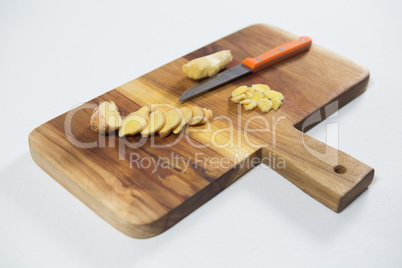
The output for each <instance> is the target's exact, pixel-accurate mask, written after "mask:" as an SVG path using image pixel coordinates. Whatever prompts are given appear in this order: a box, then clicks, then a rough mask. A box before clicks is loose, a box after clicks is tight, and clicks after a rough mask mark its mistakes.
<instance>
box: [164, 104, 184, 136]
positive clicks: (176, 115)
mask: <svg viewBox="0 0 402 268" xmlns="http://www.w3.org/2000/svg"><path fill="white" fill-rule="evenodd" d="M163 116H164V117H165V120H166V121H165V125H164V126H163V128H162V129H161V130H159V136H160V137H161V138H164V137H166V136H167V135H168V134H169V133H170V131H172V130H173V129H175V128H176V127H177V126H178V125H179V124H180V122H181V117H182V116H181V112H180V111H179V109H176V108H172V109H170V110H168V111H166V112H164V113H163Z"/></svg>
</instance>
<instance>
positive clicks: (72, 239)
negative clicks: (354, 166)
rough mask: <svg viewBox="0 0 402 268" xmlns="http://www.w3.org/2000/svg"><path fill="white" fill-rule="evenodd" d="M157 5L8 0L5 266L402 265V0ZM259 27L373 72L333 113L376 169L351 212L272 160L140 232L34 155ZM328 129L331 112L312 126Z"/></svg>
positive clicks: (0, 5)
mask: <svg viewBox="0 0 402 268" xmlns="http://www.w3.org/2000/svg"><path fill="white" fill-rule="evenodd" d="M151 2H152V1H113V3H112V1H110V2H106V1H28V0H27V1H15V0H2V1H0V90H1V95H0V96H1V98H0V100H1V103H2V109H3V110H2V111H3V112H2V116H3V117H2V119H1V121H2V124H1V126H2V131H1V132H0V137H1V140H2V143H1V150H0V156H1V161H0V213H1V217H0V267H134V266H135V267H225V266H227V267H402V254H400V253H401V250H402V228H401V226H402V213H401V208H402V193H401V192H402V180H401V178H400V169H399V168H400V162H401V160H402V155H401V147H402V146H401V145H402V142H401V134H402V126H401V123H400V122H401V119H400V116H401V115H402V105H401V103H402V94H401V80H400V76H401V70H402V68H401V67H402V63H401V62H402V53H401V48H402V39H401V35H400V33H401V32H402V19H401V18H402V17H401V16H400V11H401V10H402V4H401V3H402V2H400V1H350V0H348V1H332V3H328V2H326V1H284V0H282V1H267V0H264V1H255V2H254V1H221V2H218V1H202V2H200V3H196V2H193V1H160V2H158V3H151ZM253 23H267V24H271V25H274V26H277V27H279V28H282V29H285V30H287V31H289V32H292V33H295V34H297V35H309V36H311V37H312V38H313V40H314V42H315V43H317V44H320V45H322V46H324V47H327V48H329V49H331V50H333V51H335V52H337V53H339V54H341V55H344V56H346V57H348V58H351V59H352V60H354V61H356V62H358V63H360V64H362V65H364V66H366V67H367V68H368V69H369V70H370V71H371V80H370V84H369V86H368V89H367V91H366V93H364V94H363V95H362V96H360V97H359V98H358V99H356V100H355V101H353V102H352V103H350V104H348V105H347V106H346V107H345V108H343V109H341V111H340V112H339V115H338V117H336V118H333V119H331V122H337V123H338V126H339V136H338V137H339V147H340V149H341V150H343V151H345V152H347V153H349V154H350V155H352V156H354V157H356V158H357V159H359V160H361V161H362V162H364V163H366V164H368V165H370V166H372V167H374V168H375V169H376V175H375V181H374V182H373V184H372V185H371V187H370V189H369V190H368V191H366V192H365V193H364V194H363V195H362V196H361V197H360V198H358V200H356V201H355V202H354V203H353V204H352V205H351V206H349V207H348V208H347V209H346V210H345V211H344V212H342V213H341V214H336V213H334V212H332V211H331V210H329V209H327V208H326V207H324V206H323V205H321V204H319V203H318V202H316V201H315V200H313V199H312V198H310V197H309V196H307V195H305V194H304V193H302V192H301V191H300V190H299V189H298V188H296V187H295V186H293V185H292V184H291V183H289V182H288V181H287V180H286V179H284V178H282V177H281V176H279V175H277V174H276V173H274V172H272V171H270V170H268V169H266V168H263V167H260V168H257V169H254V170H252V171H251V172H250V173H248V174H247V175H245V176H244V177H242V178H241V179H240V180H239V181H238V182H236V183H235V184H233V185H232V186H231V187H229V188H228V189H227V190H225V191H224V192H222V193H221V194H219V195H218V196H217V197H216V198H214V199H213V200H211V201H210V202H208V203H207V204H205V205H204V206H202V207H201V208H200V209H198V210H197V211H195V212H194V213H192V214H191V215H190V216H189V217H187V218H185V219H184V220H183V221H181V222H180V223H178V224H177V225H176V226H174V227H173V228H171V229H170V230H169V231H167V232H165V233H164V234H162V235H160V236H157V237H155V238H151V239H147V240H136V239H132V238H129V237H127V236H125V235H123V234H121V233H120V232H118V231H116V230H115V229H114V228H113V227H111V226H109V225H108V224H107V223H106V222H104V221H103V220H101V219H100V218H99V217H98V216H97V215H96V214H94V213H93V212H92V211H90V210H89V209H88V208H87V207H86V206H85V205H83V204H82V203H81V202H80V201H78V200H77V199H76V198H75V197H73V196H72V195H71V194H70V193H68V192H67V191H66V190H65V189H64V188H62V187H61V186H60V185H58V184H57V183H56V182H55V181H54V180H53V179H51V178H50V177H49V176H48V175H47V174H45V173H44V172H43V171H42V170H41V169H40V168H39V167H37V166H36V165H35V163H34V162H33V161H32V160H31V158H30V155H29V151H28V142H27V137H28V133H29V132H30V131H31V130H32V129H34V128H35V127H37V126H38V125H40V124H41V123H43V122H45V121H47V120H49V119H51V118H53V117H55V116H57V115H59V114H61V113H63V112H65V111H66V110H68V109H69V108H71V107H72V106H74V105H76V104H79V103H82V102H85V101H87V100H89V99H91V98H93V97H96V96H98V95H100V94H102V93H104V92H106V91H107V90H110V89H112V88H114V87H116V86H119V85H121V84H122V83H125V82H127V81H129V80H131V79H133V78H135V77H138V76H140V75H142V74H144V73H146V72H148V71H151V70H152V69H154V68H157V67H159V66H160V65H162V64H165V63H167V62H169V61H171V60H174V59H176V58H178V57H180V56H182V55H184V54H187V53H189V52H191V51H193V50H195V49H197V48H199V47H201V46H203V45H205V44H208V43H210V42H212V41H214V40H217V39H219V38H221V37H223V36H225V35H227V34H230V33H232V32H234V31H237V30H239V29H241V28H243V27H246V26H248V25H250V24H253ZM380 105H383V106H382V107H379V106H380ZM325 133H326V122H324V123H322V124H320V125H318V126H317V127H316V128H315V129H314V130H313V131H310V132H309V134H310V135H313V136H314V137H316V138H318V139H321V140H325ZM335 134H336V133H335Z"/></svg>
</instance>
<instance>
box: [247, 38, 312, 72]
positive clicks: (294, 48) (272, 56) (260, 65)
mask: <svg viewBox="0 0 402 268" xmlns="http://www.w3.org/2000/svg"><path fill="white" fill-rule="evenodd" d="M311 43H312V40H311V38H310V37H307V36H302V37H300V38H299V39H298V40H296V41H293V42H290V43H286V44H283V45H281V46H277V47H275V48H273V49H271V50H269V51H267V52H265V53H264V54H261V55H260V56H258V57H255V58H247V59H244V60H243V62H242V63H243V64H244V65H246V66H247V67H249V68H250V69H252V71H253V73H255V72H257V71H259V70H262V69H264V68H266V67H268V66H271V65H273V64H275V63H278V62H281V61H283V60H286V59H288V58H290V57H292V56H294V55H297V54H299V53H301V52H304V51H307V50H309V49H310V46H311Z"/></svg>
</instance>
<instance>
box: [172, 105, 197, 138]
mask: <svg viewBox="0 0 402 268" xmlns="http://www.w3.org/2000/svg"><path fill="white" fill-rule="evenodd" d="M180 110H181V113H182V118H181V122H180V124H179V125H178V126H177V127H176V128H175V129H174V130H173V133H174V134H178V133H179V132H180V131H181V130H182V129H183V127H184V126H185V125H186V124H188V123H190V121H191V119H192V118H193V109H192V108H191V107H182V108H180Z"/></svg>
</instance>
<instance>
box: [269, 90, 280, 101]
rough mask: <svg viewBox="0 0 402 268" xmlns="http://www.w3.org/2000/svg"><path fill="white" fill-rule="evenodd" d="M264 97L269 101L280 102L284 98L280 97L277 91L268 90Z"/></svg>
mask: <svg viewBox="0 0 402 268" xmlns="http://www.w3.org/2000/svg"><path fill="white" fill-rule="evenodd" d="M265 95H266V96H267V97H268V98H269V99H271V100H273V99H278V100H280V101H283V99H284V98H285V97H284V96H283V95H282V93H280V92H278V91H275V90H268V91H266V92H265Z"/></svg>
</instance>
